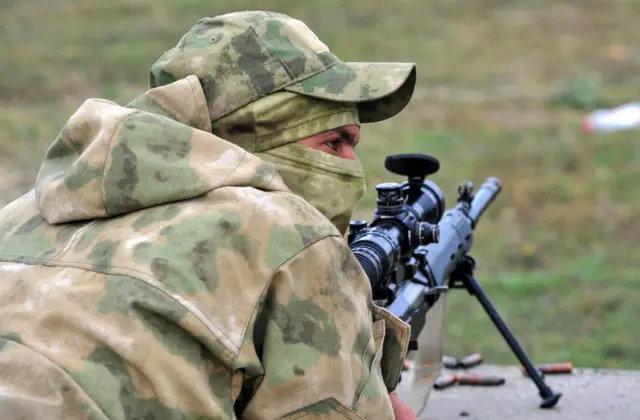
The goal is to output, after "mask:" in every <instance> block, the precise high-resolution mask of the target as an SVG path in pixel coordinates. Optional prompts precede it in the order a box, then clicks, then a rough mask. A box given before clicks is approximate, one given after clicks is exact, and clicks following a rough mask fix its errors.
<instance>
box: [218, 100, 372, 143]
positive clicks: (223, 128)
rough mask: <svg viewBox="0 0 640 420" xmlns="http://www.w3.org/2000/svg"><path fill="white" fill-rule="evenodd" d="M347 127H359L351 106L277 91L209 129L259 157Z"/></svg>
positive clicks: (233, 113)
mask: <svg viewBox="0 0 640 420" xmlns="http://www.w3.org/2000/svg"><path fill="white" fill-rule="evenodd" d="M346 125H357V126H360V119H359V118H358V110H357V109H356V106H355V105H354V104H342V103H338V102H329V101H323V100H320V99H315V98H309V97H306V96H301V95H299V94H297V93H290V92H285V91H280V92H276V93H272V94H270V95H267V96H265V97H264V98H260V99H258V100H256V101H255V102H252V103H250V104H249V105H247V106H244V107H242V108H240V109H238V110H236V111H234V112H232V113H231V114H229V115H227V116H225V117H223V118H220V119H219V120H217V121H215V122H214V123H212V124H211V127H212V132H213V134H215V135H217V136H218V137H222V138H223V139H225V140H227V141H230V142H231V143H233V144H236V145H238V146H240V147H242V148H243V149H244V150H247V151H249V152H251V153H259V152H265V151H268V150H273V149H276V148H278V147H280V146H285V145H287V144H290V143H294V142H296V141H298V140H301V139H304V138H306V137H310V136H313V135H314V134H318V133H322V132H324V131H328V130H333V129H336V128H338V127H344V126H346Z"/></svg>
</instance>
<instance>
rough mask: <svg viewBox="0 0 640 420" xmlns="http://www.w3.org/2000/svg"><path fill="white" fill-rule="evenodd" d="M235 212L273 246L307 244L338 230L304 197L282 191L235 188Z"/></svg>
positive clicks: (339, 235)
mask: <svg viewBox="0 0 640 420" xmlns="http://www.w3.org/2000/svg"><path fill="white" fill-rule="evenodd" d="M235 196H236V197H237V200H238V206H237V207H238V212H240V213H241V214H242V216H243V218H245V219H246V224H247V226H249V227H250V228H249V229H250V232H251V236H254V239H255V240H257V241H267V242H269V247H270V248H271V249H272V250H274V249H273V248H274V247H275V248H276V249H277V248H283V250H284V248H291V247H294V248H299V249H300V250H302V249H304V248H306V247H307V246H309V245H311V244H312V243H314V242H317V241H319V240H321V239H324V238H327V237H341V234H340V232H339V231H338V230H337V229H336V227H335V226H334V225H333V224H332V223H331V222H330V221H329V219H327V218H326V217H325V216H324V215H323V214H322V213H321V212H320V211H318V210H317V209H316V208H315V207H313V206H312V205H311V204H309V203H308V202H307V201H305V200H304V199H303V198H301V197H299V196H297V195H295V194H292V193H290V192H283V191H278V192H274V191H262V190H258V189H255V188H238V189H237V190H236V191H235Z"/></svg>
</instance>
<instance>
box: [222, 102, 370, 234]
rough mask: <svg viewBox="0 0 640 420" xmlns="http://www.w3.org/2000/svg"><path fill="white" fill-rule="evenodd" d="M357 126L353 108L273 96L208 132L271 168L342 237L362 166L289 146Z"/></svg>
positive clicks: (361, 183)
mask: <svg viewBox="0 0 640 420" xmlns="http://www.w3.org/2000/svg"><path fill="white" fill-rule="evenodd" d="M359 123H360V121H359V119H358V112H357V109H356V107H355V105H353V104H340V103H335V102H329V101H321V100H317V99H312V98H308V97H304V96H300V95H297V94H294V93H289V92H277V93H274V94H272V95H269V96H267V97H264V98H262V99H259V100H257V101H255V102H253V103H251V104H249V105H247V106H245V107H244V108H242V109H239V110H238V111H236V112H234V113H232V114H231V115H228V116H227V117H225V118H222V119H220V120H218V121H216V122H215V123H213V125H212V127H213V128H212V131H213V133H214V134H216V135H218V136H220V137H222V138H224V139H226V140H228V141H230V142H232V143H234V144H237V145H239V146H240V147H242V148H243V149H245V150H248V151H250V152H254V153H255V154H256V155H257V156H259V157H261V158H262V159H264V160H266V161H268V162H271V163H272V164H274V166H275V167H276V170H277V171H278V174H279V175H280V177H281V178H282V179H283V181H284V182H285V184H287V186H288V187H289V189H290V190H291V191H292V192H293V193H294V194H297V195H299V196H301V197H302V198H304V199H305V200H307V201H308V202H309V203H310V204H311V205H312V206H313V207H315V208H316V209H318V210H319V211H320V212H321V213H322V214H324V215H325V216H326V217H327V218H328V219H329V220H331V222H332V223H333V224H334V225H335V226H336V228H338V230H339V231H340V232H341V233H342V234H343V235H344V234H345V233H346V230H347V227H348V225H349V220H350V218H351V214H352V212H353V209H354V208H355V207H356V205H357V204H358V202H359V201H360V199H361V198H362V195H363V194H364V191H365V188H366V185H365V180H364V172H363V170H362V166H361V165H360V162H359V161H358V160H350V159H342V158H339V157H336V156H332V155H330V154H328V153H325V152H322V151H319V150H314V149H312V148H310V147H308V146H303V145H300V144H292V143H294V142H296V141H298V140H300V139H303V138H305V137H309V136H312V135H314V134H317V133H321V132H324V131H327V130H332V129H335V128H338V127H343V126H345V125H350V124H356V125H359Z"/></svg>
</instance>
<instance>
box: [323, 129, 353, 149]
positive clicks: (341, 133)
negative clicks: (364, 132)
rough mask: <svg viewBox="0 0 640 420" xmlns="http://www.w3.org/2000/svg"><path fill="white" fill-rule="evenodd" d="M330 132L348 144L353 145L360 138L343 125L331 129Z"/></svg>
mask: <svg viewBox="0 0 640 420" xmlns="http://www.w3.org/2000/svg"><path fill="white" fill-rule="evenodd" d="M330 133H333V134H335V135H337V136H338V140H340V141H343V142H345V143H346V144H348V145H349V146H355V145H356V144H358V140H360V139H358V138H356V136H354V135H353V133H351V132H350V131H349V130H347V129H346V128H344V127H339V128H336V129H334V130H331V131H330Z"/></svg>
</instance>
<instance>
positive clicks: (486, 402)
mask: <svg viewBox="0 0 640 420" xmlns="http://www.w3.org/2000/svg"><path fill="white" fill-rule="evenodd" d="M446 372H448V371H447V370H445V371H444V372H443V373H446ZM469 372H473V373H480V372H485V373H491V374H493V375H498V376H502V377H504V378H505V379H506V382H505V384H504V385H501V386H496V387H472V386H468V385H458V386H453V387H451V388H447V389H445V390H433V391H432V392H431V393H430V396H429V399H428V402H427V404H426V406H425V407H424V410H422V413H419V410H420V408H421V407H419V406H414V405H417V404H415V397H416V395H414V403H413V404H409V405H410V406H411V407H412V408H413V409H414V410H415V411H416V413H418V414H419V419H420V420H445V419H447V420H449V419H461V420H499V419H513V420H541V419H553V420H555V419H567V420H574V419H575V420H577V419H581V420H582V419H603V420H618V419H620V420H627V419H629V420H636V419H639V420H640V371H638V372H636V371H621V370H602V369H600V370H599V369H574V371H573V373H572V374H569V375H547V376H546V378H545V381H546V382H547V384H548V385H549V386H550V387H551V388H552V389H553V390H554V391H556V392H561V393H562V398H561V399H560V401H559V402H558V403H557V404H556V406H555V407H554V408H552V409H541V408H539V404H540V402H541V399H540V397H539V395H538V390H537V388H536V387H535V384H534V383H533V381H531V380H530V379H529V378H528V377H526V376H524V375H522V373H521V371H520V370H519V368H518V367H505V366H490V365H484V366H478V367H475V368H473V369H471V370H470V371H469ZM399 394H400V397H401V398H403V400H405V398H404V397H408V399H411V398H410V397H411V396H410V395H402V394H401V393H400V392H399ZM407 403H408V402H407ZM420 405H422V404H420Z"/></svg>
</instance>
